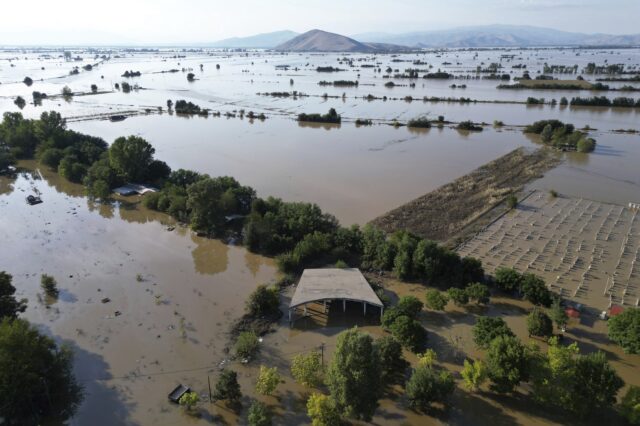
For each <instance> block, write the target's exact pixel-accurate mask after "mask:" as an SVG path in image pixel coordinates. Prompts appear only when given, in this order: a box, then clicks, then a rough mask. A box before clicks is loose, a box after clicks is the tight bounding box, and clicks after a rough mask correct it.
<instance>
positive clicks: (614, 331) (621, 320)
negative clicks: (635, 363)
mask: <svg viewBox="0 0 640 426" xmlns="http://www.w3.org/2000/svg"><path fill="white" fill-rule="evenodd" d="M608 326H609V339H611V340H613V341H614V342H616V343H617V344H618V345H620V346H622V349H624V351H625V352H626V353H629V354H638V353H640V309H638V308H635V309H634V308H629V309H626V310H625V311H624V312H622V313H621V314H619V315H616V316H614V317H612V318H609V321H608Z"/></svg>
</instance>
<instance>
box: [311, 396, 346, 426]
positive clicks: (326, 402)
mask: <svg viewBox="0 0 640 426" xmlns="http://www.w3.org/2000/svg"><path fill="white" fill-rule="evenodd" d="M307 415H308V416H309V417H310V418H311V425H312V426H340V425H341V424H342V418H341V416H340V411H339V410H338V407H337V406H336V402H335V400H334V399H333V398H332V397H330V396H326V395H323V394H321V393H312V394H311V395H310V396H309V399H308V400H307Z"/></svg>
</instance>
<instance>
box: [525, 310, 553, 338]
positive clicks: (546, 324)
mask: <svg viewBox="0 0 640 426" xmlns="http://www.w3.org/2000/svg"><path fill="white" fill-rule="evenodd" d="M527 331H528V332H529V336H539V337H549V336H551V335H552V334H553V322H552V321H551V318H549V316H548V315H547V314H545V313H544V312H543V311H541V310H540V309H538V308H534V309H533V310H532V311H531V312H530V313H529V315H527Z"/></svg>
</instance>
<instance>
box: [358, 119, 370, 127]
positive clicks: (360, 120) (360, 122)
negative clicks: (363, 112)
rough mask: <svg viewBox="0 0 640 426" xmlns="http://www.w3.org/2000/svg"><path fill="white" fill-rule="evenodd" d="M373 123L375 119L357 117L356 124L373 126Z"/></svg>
mask: <svg viewBox="0 0 640 426" xmlns="http://www.w3.org/2000/svg"><path fill="white" fill-rule="evenodd" d="M372 124H373V121H371V120H368V119H364V118H358V119H356V126H371V125H372Z"/></svg>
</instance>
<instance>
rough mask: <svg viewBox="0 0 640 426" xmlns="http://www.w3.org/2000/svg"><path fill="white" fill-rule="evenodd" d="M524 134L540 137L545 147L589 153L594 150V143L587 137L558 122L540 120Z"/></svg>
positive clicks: (571, 125)
mask: <svg viewBox="0 0 640 426" xmlns="http://www.w3.org/2000/svg"><path fill="white" fill-rule="evenodd" d="M524 132H525V133H534V134H537V135H540V139H541V140H542V142H543V143H544V144H546V145H551V146H553V147H555V148H559V149H564V148H566V147H568V148H571V149H575V150H577V151H579V152H591V151H593V150H594V149H595V146H596V141H595V140H594V139H592V138H589V137H587V135H586V134H585V133H583V132H580V131H577V130H575V127H574V126H573V124H565V123H563V122H562V121H559V120H541V121H536V122H535V123H533V124H531V125H529V126H527V127H526V128H525V130H524Z"/></svg>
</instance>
